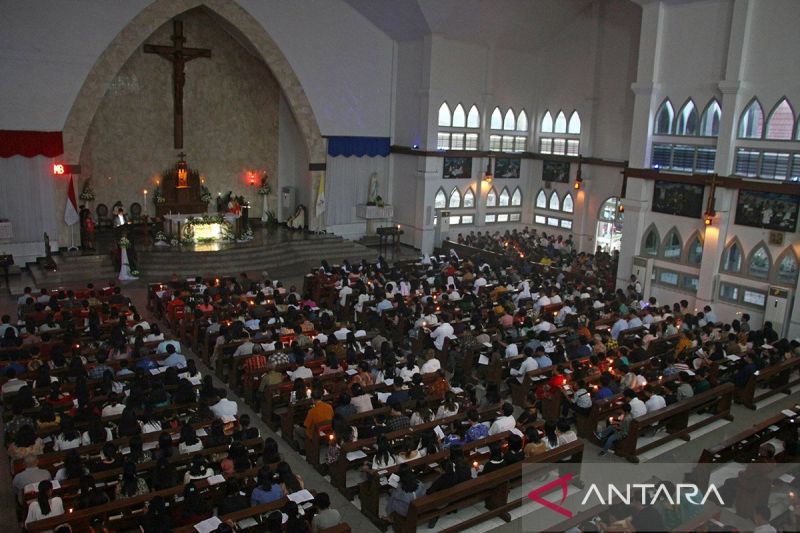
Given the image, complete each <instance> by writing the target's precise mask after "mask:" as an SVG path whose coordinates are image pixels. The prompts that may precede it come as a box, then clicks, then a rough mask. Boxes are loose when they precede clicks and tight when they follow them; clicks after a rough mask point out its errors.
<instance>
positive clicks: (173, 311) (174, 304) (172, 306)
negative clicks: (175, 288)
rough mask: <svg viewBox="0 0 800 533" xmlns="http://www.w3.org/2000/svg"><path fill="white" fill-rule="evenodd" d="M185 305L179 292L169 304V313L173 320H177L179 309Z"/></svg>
mask: <svg viewBox="0 0 800 533" xmlns="http://www.w3.org/2000/svg"><path fill="white" fill-rule="evenodd" d="M184 305H185V303H184V301H183V299H182V298H181V297H180V295H179V294H176V295H175V298H174V299H173V300H172V301H171V302H170V303H168V304H167V315H168V316H169V317H170V319H171V320H172V321H175V320H176V319H177V318H176V317H177V313H178V310H179V309H183V306H184Z"/></svg>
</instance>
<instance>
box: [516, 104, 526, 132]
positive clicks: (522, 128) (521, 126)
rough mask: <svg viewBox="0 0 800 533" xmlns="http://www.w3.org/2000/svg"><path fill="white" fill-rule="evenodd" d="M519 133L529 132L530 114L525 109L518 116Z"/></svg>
mask: <svg viewBox="0 0 800 533" xmlns="http://www.w3.org/2000/svg"><path fill="white" fill-rule="evenodd" d="M517 131H528V114H527V113H525V110H524V109H523V110H522V111H520V112H519V115H518V116H517Z"/></svg>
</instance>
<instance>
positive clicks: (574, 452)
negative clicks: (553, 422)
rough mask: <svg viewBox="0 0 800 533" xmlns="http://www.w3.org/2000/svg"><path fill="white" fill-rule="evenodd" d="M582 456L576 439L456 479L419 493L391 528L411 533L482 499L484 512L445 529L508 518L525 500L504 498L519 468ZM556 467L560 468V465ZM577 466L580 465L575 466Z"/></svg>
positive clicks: (517, 481)
mask: <svg viewBox="0 0 800 533" xmlns="http://www.w3.org/2000/svg"><path fill="white" fill-rule="evenodd" d="M582 459H583V442H582V441H580V440H578V441H575V442H571V443H569V444H565V445H563V446H559V447H558V448H555V449H553V450H550V451H548V452H546V453H544V454H542V455H538V456H535V457H530V458H528V459H525V460H524V461H523V462H522V463H518V464H514V465H511V466H507V467H505V468H502V469H500V470H496V471H494V472H490V473H489V474H485V475H480V476H478V477H477V478H475V479H471V480H468V481H465V482H463V483H459V484H457V485H455V486H453V487H451V488H449V489H447V490H446V491H442V492H437V493H434V494H430V495H425V496H422V497H421V498H417V499H415V500H414V501H412V502H411V504H410V505H409V506H408V514H407V515H406V516H405V517H400V518H399V519H398V520H396V521H395V523H394V530H395V531H396V532H398V533H412V532H415V531H417V527H418V526H419V525H421V524H425V523H427V522H428V521H429V520H431V519H432V518H438V517H441V516H445V515H446V514H448V513H450V512H451V511H456V510H458V509H463V508H465V507H471V506H473V505H475V504H476V503H480V502H483V503H484V505H485V506H486V509H487V512H484V513H481V514H480V515H478V516H476V517H472V518H469V519H467V520H464V521H463V522H461V523H460V524H458V525H456V526H451V527H450V528H448V529H447V531H464V530H465V529H467V528H469V527H473V526H475V525H477V524H480V523H482V522H485V521H486V520H489V519H491V518H495V517H500V518H502V519H503V520H505V521H506V522H509V521H510V517H509V515H508V512H509V511H510V510H512V509H514V508H516V507H519V506H520V505H522V504H523V503H524V502H525V501H526V500H527V498H526V497H524V496H523V497H522V498H519V499H515V500H512V501H510V502H509V501H508V495H509V492H510V490H511V488H512V487H514V486H517V485H519V484H520V483H521V482H522V475H523V470H524V471H525V473H526V474H528V473H529V472H528V470H529V469H532V467H531V465H535V464H537V463H541V467H540V468H537V469H536V470H541V471H543V472H544V471H546V470H549V469H551V468H553V465H552V463H563V464H564V467H567V465H570V466H571V464H577V465H580V463H581V461H582ZM557 468H559V470H560V467H557ZM573 468H574V467H573ZM578 468H580V467H579V466H578Z"/></svg>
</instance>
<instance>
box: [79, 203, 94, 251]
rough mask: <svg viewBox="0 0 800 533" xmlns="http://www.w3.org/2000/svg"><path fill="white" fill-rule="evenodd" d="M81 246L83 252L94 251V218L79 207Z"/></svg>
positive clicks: (87, 211)
mask: <svg viewBox="0 0 800 533" xmlns="http://www.w3.org/2000/svg"><path fill="white" fill-rule="evenodd" d="M80 216H81V219H80V220H81V246H83V249H84V250H94V218H92V212H91V211H90V210H89V209H86V206H84V205H82V206H81V215H80Z"/></svg>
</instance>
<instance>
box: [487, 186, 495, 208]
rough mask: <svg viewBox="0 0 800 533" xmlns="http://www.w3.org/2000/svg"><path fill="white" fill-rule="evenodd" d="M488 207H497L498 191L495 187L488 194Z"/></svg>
mask: <svg viewBox="0 0 800 533" xmlns="http://www.w3.org/2000/svg"><path fill="white" fill-rule="evenodd" d="M486 207H497V191H496V190H495V188H494V187H492V188H491V189H489V192H488V193H486Z"/></svg>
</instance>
